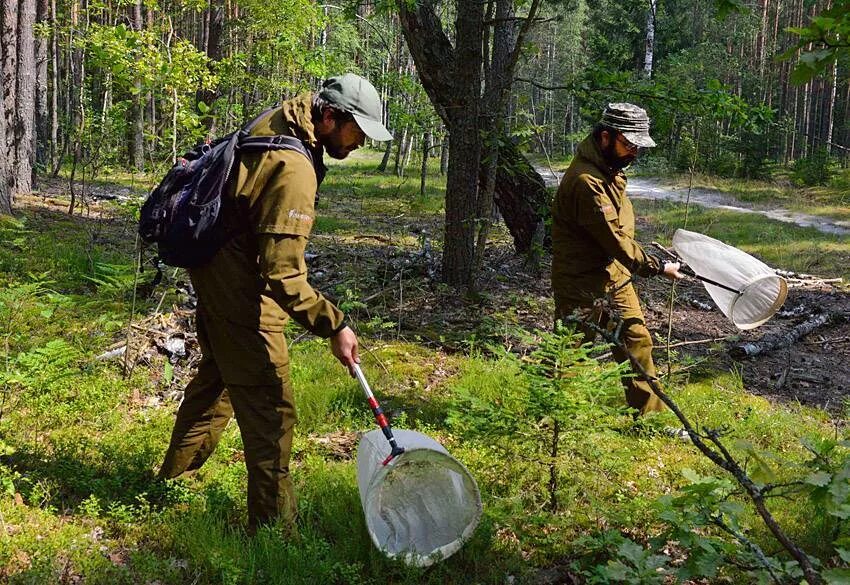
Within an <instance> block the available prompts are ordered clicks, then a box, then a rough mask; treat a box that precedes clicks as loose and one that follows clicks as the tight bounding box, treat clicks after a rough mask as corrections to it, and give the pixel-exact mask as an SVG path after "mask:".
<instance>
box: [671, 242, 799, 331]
mask: <svg viewBox="0 0 850 585" xmlns="http://www.w3.org/2000/svg"><path fill="white" fill-rule="evenodd" d="M673 249H674V250H675V251H676V253H677V254H678V255H679V256H680V257H681V258H682V260H683V261H684V262H685V263H686V264H687V265H688V266H690V268H691V269H692V270H693V271H694V273H695V274H696V276H697V278H701V279H702V280H703V284H704V285H705V289H706V290H707V291H708V294H709V295H711V298H712V299H713V300H714V302H715V303H716V304H717V306H718V307H719V308H720V310H721V311H722V312H723V314H724V315H726V317H727V318H728V319H729V320H730V321H732V323H734V324H735V326H736V327H737V328H738V329H744V330H745V329H753V328H754V327H758V326H759V325H761V324H762V323H764V322H765V321H767V320H768V319H770V318H771V317H772V316H773V314H774V313H776V311H778V310H779V308H780V307H781V306H782V304H783V303H784V302H785V297H787V296H788V285H787V284H786V283H785V279H784V278H782V277H781V276H778V275H777V274H776V272H774V270H773V269H772V268H770V267H769V266H768V265H767V264H765V263H764V262H762V261H761V260H758V259H756V258H753V257H752V256H750V255H749V254H747V253H746V252H742V251H741V250H739V249H737V248H733V247H732V246H729V245H727V244H724V243H723V242H721V241H719V240H715V239H714V238H710V237H708V236H704V235H702V234H698V233H696V232H689V231H687V230H676V233H675V234H673ZM706 280H712V281H714V283H711V282H706Z"/></svg>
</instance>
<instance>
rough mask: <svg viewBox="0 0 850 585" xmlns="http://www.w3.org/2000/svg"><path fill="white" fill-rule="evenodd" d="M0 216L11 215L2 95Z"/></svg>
mask: <svg viewBox="0 0 850 585" xmlns="http://www.w3.org/2000/svg"><path fill="white" fill-rule="evenodd" d="M13 1H14V0H13ZM5 2H6V0H4V5H3V10H2V12H0V27H2V25H3V21H4V20H5V17H6V10H5ZM4 40H5V39H4V38H0V63H3V62H4V57H5V55H6V44H5V42H3V41H4ZM0 93H2V92H0ZM0 214H2V215H11V214H12V196H11V192H10V190H9V165H8V158H7V156H6V105H5V100H4V99H3V98H2V95H0Z"/></svg>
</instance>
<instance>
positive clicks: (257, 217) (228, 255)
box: [159, 74, 392, 533]
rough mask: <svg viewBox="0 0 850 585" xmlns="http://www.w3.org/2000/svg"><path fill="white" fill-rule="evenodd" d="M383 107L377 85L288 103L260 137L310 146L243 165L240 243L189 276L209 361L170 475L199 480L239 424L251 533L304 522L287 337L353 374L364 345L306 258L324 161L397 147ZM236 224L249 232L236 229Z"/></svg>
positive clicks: (332, 87) (179, 429) (333, 86)
mask: <svg viewBox="0 0 850 585" xmlns="http://www.w3.org/2000/svg"><path fill="white" fill-rule="evenodd" d="M381 120H382V107H381V100H380V97H379V96H378V92H377V91H376V90H375V88H374V87H373V86H372V85H371V84H370V83H369V82H368V81H367V80H365V79H363V78H362V77H359V76H357V75H354V74H346V75H342V76H340V77H333V78H330V79H328V80H326V81H325V82H324V83H323V85H322V89H321V90H320V91H319V92H318V94H315V95H313V94H306V95H302V96H300V97H297V98H295V99H292V100H289V101H287V102H284V103H283V104H282V105H281V106H279V107H278V108H275V109H273V110H271V111H270V112H269V113H268V114H267V115H266V116H264V117H263V118H262V119H261V120H260V121H259V123H258V124H257V125H256V126H255V128H254V130H253V131H252V132H251V134H252V135H253V136H275V135H287V136H294V137H295V138H297V139H299V140H300V141H301V142H302V144H303V145H304V146H305V148H306V150H307V151H308V152H309V154H310V158H308V157H307V156H305V155H304V153H302V152H299V151H296V150H269V151H266V152H261V153H256V154H254V153H249V154H245V155H243V156H242V157H241V158H240V159H239V161H238V166H235V167H234V175H233V177H232V178H231V187H230V192H229V195H228V196H227V197H223V201H222V210H223V211H222V215H223V216H224V217H225V218H226V219H225V221H228V222H230V224H231V225H230V228H231V229H233V231H236V233H237V235H236V236H235V237H233V238H232V239H230V240H229V241H228V243H227V244H225V245H224V247H222V249H221V250H219V251H218V252H217V253H216V255H215V256H214V257H213V258H212V260H211V261H210V262H209V263H207V264H205V265H204V266H201V267H199V268H195V269H192V270H190V271H189V275H190V277H191V279H192V284H193V286H194V288H195V291H196V292H197V295H198V309H197V316H196V320H197V329H198V343H199V345H200V346H201V351H202V353H203V357H202V359H201V362H200V364H199V365H198V372H197V374H196V375H195V377H194V378H193V379H192V381H191V382H189V384H188V386H187V387H186V390H185V393H184V397H183V401H182V402H181V404H180V408H179V410H178V412H177V420H176V422H175V424H174V431H173V433H172V436H171V443H170V445H169V447H168V451H167V452H166V454H165V461H164V462H163V464H162V467H161V469H160V472H159V475H160V477H162V478H174V477H179V476H181V475H184V474H187V473H190V472H192V471H194V470H196V469H198V468H199V467H200V466H201V465H203V463H204V462H205V461H206V460H207V458H208V457H209V456H210V455H211V454H212V452H213V450H214V449H215V446H216V444H217V443H218V440H219V438H220V437H221V433H222V431H223V430H224V428H225V426H227V423H228V422H229V420H230V418H231V416H233V415H234V414H235V416H236V421H237V423H238V424H239V431H240V433H241V435H242V442H243V444H244V448H245V464H246V466H247V468H248V530H249V532H250V533H253V532H254V531H255V530H256V528H257V527H258V526H260V525H262V524H265V523H268V522H271V521H273V520H275V519H276V518H281V519H282V520H283V521H284V522H287V523H290V524H291V522H292V521H293V519H294V516H295V497H294V494H293V490H292V482H291V480H290V477H289V458H290V452H291V447H292V434H293V426H294V425H295V423H296V420H297V417H296V413H295V402H294V398H293V392H292V386H291V384H290V378H289V354H288V351H287V345H286V340H285V339H284V336H283V329H284V327H285V325H286V323H287V321H288V320H289V318H292V319H295V321H296V322H298V323H299V324H300V325H301V326H303V327H304V328H305V329H307V330H308V331H310V332H311V333H313V334H315V335H318V336H319V337H323V338H328V339H330V346H331V351H332V353H333V355H334V356H335V357H336V358H337V359H338V360H339V361H340V362H342V364H343V365H345V366H347V367H348V368H349V370H350V371H352V373H353V370H352V367H353V365H354V364H356V363H358V362H359V361H360V360H359V357H358V344H357V337H356V336H355V334H354V332H353V331H352V330H351V329H350V328H349V327H348V326H347V325H346V321H345V316H344V315H343V314H342V312H341V311H340V310H339V309H338V308H337V307H336V306H335V305H334V304H333V303H332V302H331V301H330V300H328V299H327V298H325V297H324V296H323V295H322V294H321V293H319V292H317V291H316V290H315V289H313V287H311V286H310V284H309V283H308V282H307V265H306V263H305V259H304V251H305V248H306V245H307V238H308V236H309V235H310V231H311V228H312V227H313V221H314V218H315V209H314V205H315V199H316V192H317V189H318V186H319V184H320V183H321V181H322V178H323V177H324V174H325V170H326V169H325V166H324V164H323V162H322V155H323V153H324V152H327V153H328V154H329V155H330V156H331V157H333V158H336V159H343V158H345V157H346V156H348V155H349V154H350V153H351V152H352V151H353V150H355V149H356V148H358V147H360V146H362V145H363V141H364V139H365V136H369V137H370V138H372V139H374V140H379V141H383V140H390V139H392V135H391V134H390V133H389V132H388V131H387V129H386V128H384V126H383V124H382V123H381ZM234 222H242V223H241V229H239V226H237V227H236V228H234V226H233V224H234Z"/></svg>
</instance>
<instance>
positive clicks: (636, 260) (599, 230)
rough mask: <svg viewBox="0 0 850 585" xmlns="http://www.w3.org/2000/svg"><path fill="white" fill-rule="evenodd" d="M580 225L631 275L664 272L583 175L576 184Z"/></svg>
mask: <svg viewBox="0 0 850 585" xmlns="http://www.w3.org/2000/svg"><path fill="white" fill-rule="evenodd" d="M576 201H577V214H576V215H577V221H578V223H579V225H581V226H582V227H583V228H584V229H586V230H587V231H588V233H590V235H591V236H592V237H593V239H594V240H595V241H596V242H597V243H598V244H599V246H600V247H601V248H602V249H603V250H605V253H606V254H608V255H609V256H611V257H612V258H614V259H615V260H617V261H618V262H620V264H622V265H623V266H625V267H626V269H628V270H629V272H632V273H636V274H639V275H641V276H654V275H656V274H660V273H661V271H662V270H663V269H664V266H663V264H661V262H659V260H658V259H657V258H655V257H654V256H651V255H649V254H647V253H646V252H644V250H643V248H641V246H640V244H638V243H637V241H636V240H635V239H634V238H632V237H631V236H629V235H628V234H626V233H625V232H624V231H623V229H622V228H621V226H620V220H619V215H618V212H617V208H616V207H615V206H614V203H613V202H612V201H611V199H610V198H609V197H608V194H607V193H605V189H604V187H603V185H602V183H601V181H599V179H597V178H595V177H591V176H588V175H584V176H582V177H580V180H579V181H578V182H577V183H576Z"/></svg>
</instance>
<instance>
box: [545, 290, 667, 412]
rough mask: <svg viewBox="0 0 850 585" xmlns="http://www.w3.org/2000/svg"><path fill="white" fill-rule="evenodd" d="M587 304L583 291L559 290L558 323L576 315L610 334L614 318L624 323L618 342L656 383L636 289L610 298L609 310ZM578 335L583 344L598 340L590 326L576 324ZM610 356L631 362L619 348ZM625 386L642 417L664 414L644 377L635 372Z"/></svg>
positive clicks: (612, 295)
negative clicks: (620, 342) (616, 317)
mask: <svg viewBox="0 0 850 585" xmlns="http://www.w3.org/2000/svg"><path fill="white" fill-rule="evenodd" d="M588 301H589V299H588V298H587V295H586V294H585V293H583V292H581V291H578V290H576V291H572V290H569V289H567V290H556V291H555V319H556V320H561V321H563V320H564V319H565V318H566V317H568V316H570V315H577V316H579V317H580V318H581V319H582V320H585V321H589V322H590V323H593V324H594V325H596V326H597V327H600V328H602V329H609V330H611V329H613V328H614V327H616V326H618V322H617V320H616V319H614V315H616V316H618V318H619V319H620V320H621V321H620V322H619V327H620V337H619V338H620V340H621V341H622V342H623V345H624V346H625V349H626V350H627V351H628V353H630V354H631V355H632V356H633V357H634V358H635V360H636V361H637V362H638V363H639V364H640V365H641V367H642V368H643V370H644V371H645V372H646V374H647V376H649V377H650V378H652V379H653V381H656V382H657V378H656V371H655V363H654V362H653V361H652V336H651V335H650V333H649V330H648V329H647V328H646V324H645V323H644V319H643V311H642V310H641V308H640V301H639V300H638V296H637V293H636V292H635V289H634V287H633V286H632V285H631V284H626V285H625V286H621V287H620V288H618V289H615V290H614V292H613V293H610V294H609V295H608V303H607V306H606V305H605V304H600V303H595V304H592V305H589V306H588ZM565 324H567V325H568V323H565ZM576 332H577V333H579V334H581V336H582V343H584V342H588V341H593V340H594V339H595V338H596V330H595V329H594V328H593V327H591V326H590V325H588V324H584V323H578V324H576ZM611 353H612V354H613V356H614V359H615V360H617V362H618V363H622V362H629V356H628V355H626V352H625V351H623V350H622V349H621V348H620V347H618V346H614V347H613V348H612V350H611ZM629 363H630V362H629ZM633 369H634V368H633ZM622 382H623V388H624V390H625V393H626V402H627V403H628V405H629V406H631V407H632V408H635V409H637V410H638V411H639V412H640V414H646V413H647V412H653V411H661V410H664V408H665V406H664V403H663V402H662V401H661V399H660V398H658V396H657V395H656V394H655V393H654V392H653V391H652V387H651V386H650V385H649V383H648V382H647V381H646V379H645V378H644V377H643V376H641V375H640V374H638V373H637V372H635V375H634V376H628V377H624V378H623V379H622Z"/></svg>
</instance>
